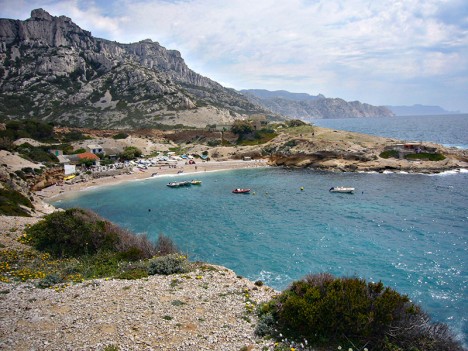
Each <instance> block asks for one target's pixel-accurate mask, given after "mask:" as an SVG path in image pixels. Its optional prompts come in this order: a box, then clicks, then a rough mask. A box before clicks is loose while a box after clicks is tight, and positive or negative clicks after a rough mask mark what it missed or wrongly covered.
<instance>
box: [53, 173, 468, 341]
mask: <svg viewBox="0 0 468 351" xmlns="http://www.w3.org/2000/svg"><path fill="white" fill-rule="evenodd" d="M187 177H188V176H187V175H185V176H184V177H167V178H152V179H148V180H145V181H139V182H132V183H125V184H121V185H118V186H112V187H104V188H99V189H95V190H91V191H86V192H83V193H82V195H81V196H79V197H76V198H74V199H68V200H66V201H65V200H63V201H61V202H58V203H55V204H54V205H57V206H59V207H63V208H69V207H75V206H80V207H85V208H90V209H92V210H95V211H96V212H98V213H99V214H101V215H102V216H104V217H106V218H108V219H110V220H112V221H114V222H116V223H118V224H120V225H122V226H125V227H127V228H129V229H131V230H133V231H135V232H138V233H148V234H149V235H150V236H151V237H152V238H154V239H155V238H157V236H158V234H159V233H164V234H165V235H167V236H169V237H171V238H173V240H174V241H175V242H176V243H177V245H178V246H179V248H180V249H182V250H183V251H185V252H187V253H188V254H189V255H190V258H191V259H192V260H202V261H207V262H211V263H215V264H220V265H224V266H227V267H229V268H231V269H233V270H235V271H236V272H237V273H238V274H240V275H242V276H246V277H248V278H250V279H251V280H257V279H261V280H263V281H264V282H266V284H268V285H270V286H273V287H275V288H277V289H283V288H285V287H286V286H287V285H288V284H289V283H290V282H291V281H292V280H294V279H298V278H301V277H302V276H304V275H305V274H307V273H311V272H314V273H316V272H331V273H333V274H335V275H339V276H350V275H356V276H359V277H363V278H366V279H368V280H372V281H379V280H382V282H383V283H384V284H386V285H388V286H392V287H394V288H396V289H397V290H398V291H400V292H403V293H406V294H408V295H409V296H410V297H411V299H412V300H413V301H416V302H418V303H420V304H421V305H422V306H423V308H424V309H425V310H426V311H428V312H429V313H430V314H431V315H432V316H433V317H434V318H435V319H436V320H439V321H443V322H446V323H448V324H449V325H450V326H451V327H452V328H453V329H454V330H455V331H456V332H457V333H458V334H459V335H460V336H461V337H462V338H464V339H465V340H466V339H467V335H468V321H467V316H468V299H467V296H466V291H467V281H468V272H467V269H466V262H467V259H468V252H467V241H468V229H467V228H468V223H467V222H468V212H467V209H468V187H467V184H468V173H464V172H462V173H457V174H453V173H449V174H444V175H434V176H429V175H418V174H364V173H327V172H318V171H311V170H297V171H291V170H285V169H278V168H266V169H248V170H236V171H229V172H214V173H204V174H201V175H200V176H199V175H197V178H199V179H201V180H202V181H203V184H202V186H192V187H188V188H179V189H173V188H169V187H167V186H166V185H165V184H166V183H167V182H169V181H172V180H177V179H185V178H187ZM189 178H190V177H189ZM339 185H343V186H353V187H355V188H356V189H357V191H356V193H355V194H354V195H349V194H331V193H329V192H328V189H329V188H330V187H331V186H339ZM237 187H248V188H252V191H253V192H255V194H254V193H251V194H250V195H239V194H237V195H236V194H232V193H231V190H232V189H233V188H237ZM300 187H304V191H301V190H300Z"/></svg>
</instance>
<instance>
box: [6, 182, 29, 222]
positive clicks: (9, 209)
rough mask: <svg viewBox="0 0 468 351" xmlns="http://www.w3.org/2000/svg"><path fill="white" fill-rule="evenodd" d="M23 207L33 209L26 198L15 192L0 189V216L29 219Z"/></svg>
mask: <svg viewBox="0 0 468 351" xmlns="http://www.w3.org/2000/svg"><path fill="white" fill-rule="evenodd" d="M24 207H29V208H31V209H32V208H33V205H32V203H31V201H30V200H29V199H28V198H27V197H26V196H24V195H23V194H21V193H20V192H18V191H16V190H10V189H6V188H4V189H0V215H4V216H23V217H29V216H30V214H29V212H28V211H27V210H26V209H25V208H24Z"/></svg>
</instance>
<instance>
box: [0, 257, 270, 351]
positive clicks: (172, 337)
mask: <svg viewBox="0 0 468 351" xmlns="http://www.w3.org/2000/svg"><path fill="white" fill-rule="evenodd" d="M0 294H1V296H0V313H1V317H0V339H1V341H0V349H3V350H61V351H62V350H73V351H75V350H104V349H105V347H106V346H110V345H113V346H117V347H118V350H194V351H195V350H236V351H238V350H241V349H242V348H243V347H246V349H248V350H261V349H262V348H263V346H269V344H271V343H268V342H267V341H265V340H261V339H258V338H256V337H255V335H254V328H255V323H256V316H255V314H254V313H253V312H251V310H250V309H249V305H250V304H252V306H253V304H254V303H259V302H263V301H266V300H268V299H270V298H271V297H272V296H273V295H274V294H275V292H274V291H273V290H272V289H270V288H268V287H263V286H262V287H257V286H256V285H254V283H253V282H250V281H248V280H247V279H244V278H240V277H237V276H236V274H235V273H234V272H233V271H230V270H228V269H226V268H223V267H216V266H211V265H210V266H208V265H207V266H203V269H197V270H195V271H193V272H190V273H188V274H184V275H171V276H151V277H149V278H147V279H140V280H136V281H126V280H108V281H106V280H94V281H88V282H84V283H81V284H76V285H72V286H69V287H66V288H64V289H61V288H56V289H38V288H35V287H34V285H32V284H29V283H28V284H26V283H22V284H5V283H1V284H0Z"/></svg>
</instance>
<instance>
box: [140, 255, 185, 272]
mask: <svg viewBox="0 0 468 351" xmlns="http://www.w3.org/2000/svg"><path fill="white" fill-rule="evenodd" d="M188 271H189V263H188V260H187V257H186V256H183V255H180V254H172V255H166V256H161V257H156V258H153V259H152V260H151V261H150V264H149V268H148V274H149V275H155V274H163V275H170V274H177V273H187V272H188Z"/></svg>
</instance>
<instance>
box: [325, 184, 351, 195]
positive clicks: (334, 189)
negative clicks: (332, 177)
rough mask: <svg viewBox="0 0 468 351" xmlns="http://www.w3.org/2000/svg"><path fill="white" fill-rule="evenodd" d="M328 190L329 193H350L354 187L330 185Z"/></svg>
mask: <svg viewBox="0 0 468 351" xmlns="http://www.w3.org/2000/svg"><path fill="white" fill-rule="evenodd" d="M329 191H330V192H331V193H344V194H352V193H354V188H352V187H344V186H332V187H331V188H330V190H329Z"/></svg>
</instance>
